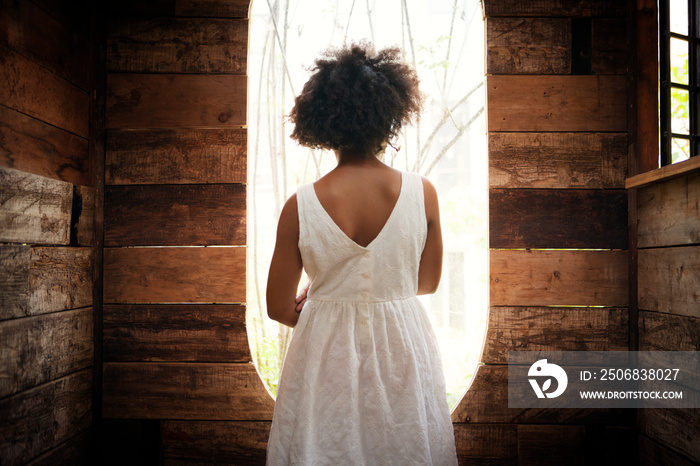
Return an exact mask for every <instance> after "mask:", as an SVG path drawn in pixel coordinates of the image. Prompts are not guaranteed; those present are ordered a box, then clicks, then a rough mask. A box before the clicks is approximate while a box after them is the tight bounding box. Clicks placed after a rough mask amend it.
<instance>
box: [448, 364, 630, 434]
mask: <svg viewBox="0 0 700 466" xmlns="http://www.w3.org/2000/svg"><path fill="white" fill-rule="evenodd" d="M452 421H453V422H456V423H458V422H466V423H470V424H471V423H475V424H479V423H517V424H567V425H568V424H601V423H602V424H607V425H621V426H628V425H631V424H632V422H633V421H634V410H631V409H624V408H620V409H603V408H595V409H583V408H581V409H578V408H576V409H574V408H567V409H545V408H537V409H535V408H508V366H506V365H479V366H477V371H476V373H475V374H474V379H473V382H472V384H471V385H470V387H469V389H468V390H467V392H466V393H465V395H464V397H463V398H462V400H461V401H460V402H459V404H458V405H457V406H456V407H455V408H454V410H453V411H452Z"/></svg>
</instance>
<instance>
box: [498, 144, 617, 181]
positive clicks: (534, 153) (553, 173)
mask: <svg viewBox="0 0 700 466" xmlns="http://www.w3.org/2000/svg"><path fill="white" fill-rule="evenodd" d="M488 138H489V185H490V187H491V188H563V189H566V188H589V189H596V188H605V189H609V188H624V186H625V177H626V176H627V134H625V133H497V132H492V133H489V136H488Z"/></svg>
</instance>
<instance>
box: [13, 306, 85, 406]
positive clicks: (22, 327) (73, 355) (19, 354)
mask: <svg viewBox="0 0 700 466" xmlns="http://www.w3.org/2000/svg"><path fill="white" fill-rule="evenodd" d="M92 314H93V313H92V308H90V307H88V308H84V309H78V310H73V311H65V312H57V313H53V314H48V315H42V316H35V317H28V318H26V319H14V320H8V321H3V322H0V341H2V345H3V350H2V355H3V356H2V359H1V360H0V374H3V377H1V378H0V398H2V397H5V396H8V395H13V394H15V393H18V392H21V391H22V390H26V389H28V388H31V387H34V386H36V385H39V384H42V383H45V382H49V381H51V380H53V379H56V378H58V377H62V376H64V375H66V374H70V373H73V372H77V371H78V370H80V369H85V368H86V367H89V366H90V365H92V354H93V344H94V342H93V338H92V327H93V318H92Z"/></svg>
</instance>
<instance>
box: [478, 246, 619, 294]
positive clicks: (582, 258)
mask: <svg viewBox="0 0 700 466" xmlns="http://www.w3.org/2000/svg"><path fill="white" fill-rule="evenodd" d="M627 266H628V264H627V251H539V250H535V251H520V250H492V251H490V270H491V273H490V274H491V280H490V290H491V305H492V306H547V305H561V306H626V305H627V301H628V288H627V286H628V278H627Z"/></svg>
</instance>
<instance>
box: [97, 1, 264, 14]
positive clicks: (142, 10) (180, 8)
mask: <svg viewBox="0 0 700 466" xmlns="http://www.w3.org/2000/svg"><path fill="white" fill-rule="evenodd" d="M250 1H251V0H154V1H150V2H144V1H142V0H124V1H121V2H110V4H109V5H110V10H109V12H110V14H111V15H114V16H188V17H213V18H247V17H248V11H249V8H250Z"/></svg>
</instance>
